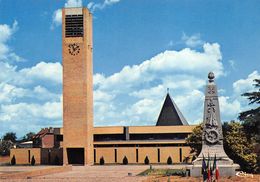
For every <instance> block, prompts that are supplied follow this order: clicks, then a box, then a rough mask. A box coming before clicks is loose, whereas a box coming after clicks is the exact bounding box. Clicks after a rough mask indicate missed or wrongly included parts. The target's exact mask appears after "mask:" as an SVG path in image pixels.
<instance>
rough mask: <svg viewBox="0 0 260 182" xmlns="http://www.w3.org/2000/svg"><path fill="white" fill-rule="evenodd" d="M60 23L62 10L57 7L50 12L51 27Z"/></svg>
mask: <svg viewBox="0 0 260 182" xmlns="http://www.w3.org/2000/svg"><path fill="white" fill-rule="evenodd" d="M61 23H62V10H61V9H57V10H55V11H54V12H53V14H52V25H51V29H54V28H55V27H57V26H59V25H61Z"/></svg>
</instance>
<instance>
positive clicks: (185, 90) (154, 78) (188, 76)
mask: <svg viewBox="0 0 260 182" xmlns="http://www.w3.org/2000/svg"><path fill="white" fill-rule="evenodd" d="M221 60H222V55H221V51H220V46H219V45H218V44H217V43H213V44H210V43H205V44H204V45H203V51H201V52H199V51H196V50H193V49H190V48H185V49H182V50H180V51H174V50H172V51H164V52H162V53H160V54H158V55H156V56H154V57H152V58H151V59H149V60H145V61H144V62H142V63H141V64H139V65H133V66H125V67H124V68H123V69H122V70H121V71H119V72H117V73H114V74H112V75H111V76H107V77H106V76H105V75H101V74H96V75H94V88H95V93H98V92H101V93H102V94H100V95H99V98H98V100H99V103H98V104H95V124H96V125H118V124H120V123H128V125H129V124H131V125H133V124H134V125H143V124H149V125H153V124H155V121H156V119H157V117H158V114H159V112H160V108H161V105H162V102H163V100H164V97H165V95H166V89H167V88H170V93H172V97H173V99H174V100H175V101H176V103H177V104H178V106H179V108H180V109H181V111H182V112H183V113H184V115H185V116H186V118H187V120H188V121H189V122H190V123H196V121H201V118H202V106H203V105H202V103H203V92H201V91H200V89H202V88H203V86H204V85H205V83H206V78H207V74H208V72H209V71H214V73H215V74H216V76H217V77H219V76H221V75H224V71H223V70H224V68H223V64H222V62H221ZM105 93H106V94H105ZM107 95H108V96H107ZM111 95H112V96H113V97H109V96H111ZM96 96H97V94H95V97H96ZM102 98H103V99H102ZM107 98H109V99H108V101H106V99H107ZM100 101H102V102H100ZM198 105H199V106H200V107H198ZM119 113H120V114H119ZM111 116H114V117H111ZM100 117H101V119H100ZM104 118H106V119H104Z"/></svg>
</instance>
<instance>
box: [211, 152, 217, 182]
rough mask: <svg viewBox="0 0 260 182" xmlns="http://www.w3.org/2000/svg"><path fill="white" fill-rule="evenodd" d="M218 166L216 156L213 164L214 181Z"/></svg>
mask: <svg viewBox="0 0 260 182" xmlns="http://www.w3.org/2000/svg"><path fill="white" fill-rule="evenodd" d="M216 166H217V156H216V154H215V157H214V162H213V166H212V178H213V179H214V174H216Z"/></svg>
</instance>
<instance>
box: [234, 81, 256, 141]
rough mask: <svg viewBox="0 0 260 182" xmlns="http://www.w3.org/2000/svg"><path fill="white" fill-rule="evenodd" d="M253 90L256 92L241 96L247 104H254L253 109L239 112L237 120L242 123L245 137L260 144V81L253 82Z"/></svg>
mask: <svg viewBox="0 0 260 182" xmlns="http://www.w3.org/2000/svg"><path fill="white" fill-rule="evenodd" d="M254 81H255V82H256V83H255V84H254V86H255V88H256V89H257V88H258V90H257V91H253V92H246V93H244V94H242V96H244V97H247V99H248V100H249V104H250V105H251V104H256V106H257V107H256V108H255V109H250V110H248V111H244V112H241V113H240V114H239V117H238V118H239V119H240V120H241V121H242V123H243V126H244V128H245V130H246V131H247V132H246V133H247V137H248V138H253V139H255V140H256V143H259V142H260V134H259V131H260V106H259V104H260V79H255V80H254Z"/></svg>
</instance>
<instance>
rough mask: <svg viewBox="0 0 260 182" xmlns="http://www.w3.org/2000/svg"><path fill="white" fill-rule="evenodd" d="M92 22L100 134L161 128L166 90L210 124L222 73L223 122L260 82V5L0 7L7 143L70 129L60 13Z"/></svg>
mask: <svg viewBox="0 0 260 182" xmlns="http://www.w3.org/2000/svg"><path fill="white" fill-rule="evenodd" d="M81 6H84V7H87V8H88V9H89V10H90V11H91V12H92V14H93V44H94V45H93V64H94V68H93V69H94V125H95V126H112V125H124V126H131V125H155V123H156V121H157V118H158V116H159V112H160V109H161V107H162V104H163V101H164V99H165V96H166V93H167V88H169V93H170V95H171V97H172V99H173V100H174V102H175V103H176V104H177V105H178V107H179V109H180V110H181V112H182V113H183V115H184V117H185V118H186V120H187V121H188V123H189V124H191V125H194V124H198V123H200V122H202V118H203V102H204V89H205V85H206V82H207V74H208V72H210V71H213V72H214V73H215V76H216V79H215V82H216V83H217V85H218V93H219V102H220V111H221V120H222V122H224V121H230V120H237V116H238V114H239V113H240V112H241V111H245V110H247V109H249V108H251V107H254V106H250V105H248V100H247V99H246V98H244V97H242V96H241V94H242V93H244V92H250V91H253V90H254V89H255V88H254V87H253V86H252V84H253V80H254V79H257V78H258V79H259V78H260V64H259V63H260V54H259V48H260V11H259V10H260V2H259V1H257V0H255V1H254V0H252V1H242V0H230V1H225V0H219V1H204V0H203V1H200V0H194V1H189V0H187V1H186V0H160V1H159V0H99V1H95V0H56V1H53V0H37V1H35V0H0V137H1V136H3V135H4V134H5V133H6V132H15V133H17V136H18V137H21V136H23V135H25V134H26V133H28V132H30V131H32V132H38V131H39V130H40V129H41V128H44V127H62V54H61V8H63V7H81Z"/></svg>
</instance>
